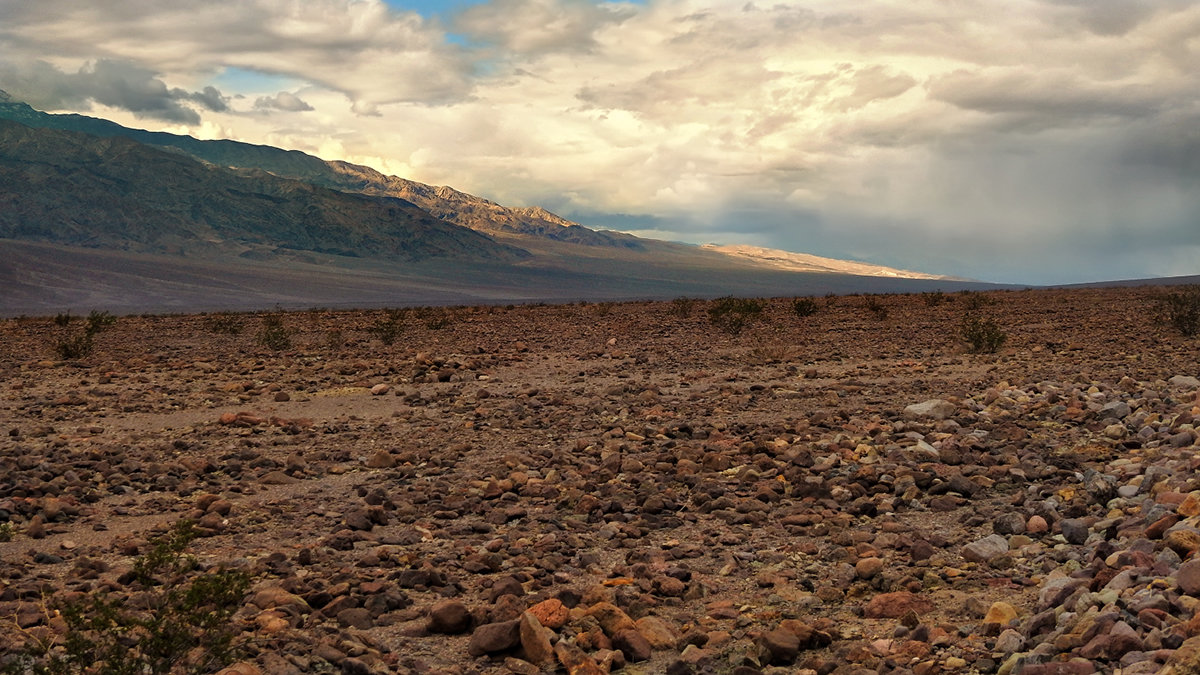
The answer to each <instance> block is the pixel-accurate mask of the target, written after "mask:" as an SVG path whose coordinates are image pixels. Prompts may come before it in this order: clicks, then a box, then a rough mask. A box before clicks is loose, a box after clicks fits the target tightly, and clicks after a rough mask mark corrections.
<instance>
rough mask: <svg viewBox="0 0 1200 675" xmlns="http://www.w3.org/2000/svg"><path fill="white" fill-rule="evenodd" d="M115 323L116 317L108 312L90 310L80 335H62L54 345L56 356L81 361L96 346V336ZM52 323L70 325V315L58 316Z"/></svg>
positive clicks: (63, 325)
mask: <svg viewBox="0 0 1200 675" xmlns="http://www.w3.org/2000/svg"><path fill="white" fill-rule="evenodd" d="M116 322H117V317H115V316H113V315H112V314H109V313H108V312H98V311H95V310H92V313H91V314H89V315H88V318H87V322H86V323H85V324H84V327H83V332H82V333H74V334H68V335H64V336H62V337H61V338H59V340H58V342H56V343H55V345H54V351H55V353H57V354H58V356H59V357H60V358H62V359H64V360H67V361H73V360H76V359H82V358H85V357H87V356H88V355H89V354H91V353H92V350H93V349H94V348H95V346H96V335H97V334H98V333H100V332H101V331H103V330H105V329H106V328H108V327H109V326H111V325H113V324H114V323H116ZM54 323H56V324H58V325H59V326H62V327H64V328H65V327H67V326H68V325H69V324H70V323H71V315H70V313H69V312H68V313H67V314H59V315H58V316H56V317H54Z"/></svg>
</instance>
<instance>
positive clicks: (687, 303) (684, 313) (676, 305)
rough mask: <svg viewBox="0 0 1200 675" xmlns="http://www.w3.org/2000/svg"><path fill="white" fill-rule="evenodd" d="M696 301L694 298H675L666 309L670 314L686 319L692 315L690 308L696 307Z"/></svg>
mask: <svg viewBox="0 0 1200 675" xmlns="http://www.w3.org/2000/svg"><path fill="white" fill-rule="evenodd" d="M696 302H697V300H696V299H695V298H682V297H680V298H675V299H674V300H672V301H671V307H670V309H669V310H668V311H669V312H670V313H671V315H672V316H677V317H679V318H680V319H686V318H688V317H689V316H691V315H692V310H694V309H695V308H696Z"/></svg>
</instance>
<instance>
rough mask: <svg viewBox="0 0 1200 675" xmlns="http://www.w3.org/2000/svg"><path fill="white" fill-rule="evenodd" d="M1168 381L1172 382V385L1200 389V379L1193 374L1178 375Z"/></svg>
mask: <svg viewBox="0 0 1200 675" xmlns="http://www.w3.org/2000/svg"><path fill="white" fill-rule="evenodd" d="M1167 382H1170V383H1171V386H1174V387H1182V388H1183V389H1200V379H1197V378H1195V377H1192V376H1191V375H1176V376H1174V377H1172V378H1171V379H1169V380H1167Z"/></svg>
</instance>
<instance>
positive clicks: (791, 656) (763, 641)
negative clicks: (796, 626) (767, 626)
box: [756, 628, 800, 666]
mask: <svg viewBox="0 0 1200 675" xmlns="http://www.w3.org/2000/svg"><path fill="white" fill-rule="evenodd" d="M756 642H757V643H758V648H759V653H760V654H761V655H762V660H763V661H764V662H766V663H770V664H772V665H776V666H790V665H791V664H792V663H794V662H795V661H796V656H797V655H799V654H800V637H799V636H797V635H796V634H795V633H793V632H792V631H790V630H784V629H783V628H776V629H775V630H772V631H767V632H766V633H763V634H762V635H760V636H758V640H757V641H756Z"/></svg>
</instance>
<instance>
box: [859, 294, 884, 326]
mask: <svg viewBox="0 0 1200 675" xmlns="http://www.w3.org/2000/svg"><path fill="white" fill-rule="evenodd" d="M863 307H866V308H867V311H868V312H870V313H871V316H873V317H875V318H876V319H878V320H880V321H883V320H884V319H886V318H888V308H887V307H885V306H884V304H883V303H882V302H880V301H879V298H877V297H875V296H874V295H868V296H867V299H866V300H865V301H864V302H863Z"/></svg>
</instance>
